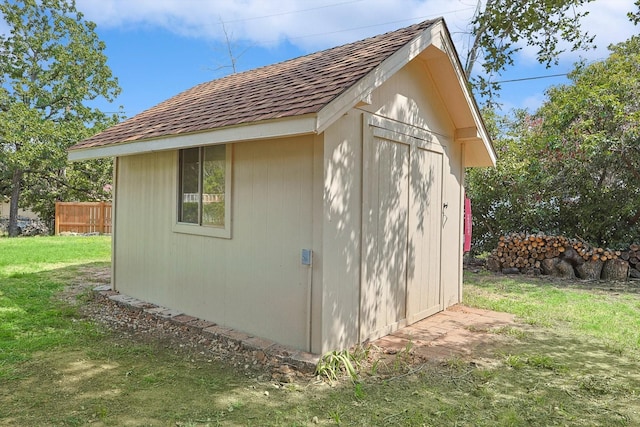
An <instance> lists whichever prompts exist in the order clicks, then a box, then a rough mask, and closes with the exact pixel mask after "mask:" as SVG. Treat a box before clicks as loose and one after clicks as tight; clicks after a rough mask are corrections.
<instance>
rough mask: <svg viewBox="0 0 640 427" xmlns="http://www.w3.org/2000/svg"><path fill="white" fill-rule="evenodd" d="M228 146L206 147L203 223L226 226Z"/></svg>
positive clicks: (203, 176) (203, 175) (203, 179)
mask: <svg viewBox="0 0 640 427" xmlns="http://www.w3.org/2000/svg"><path fill="white" fill-rule="evenodd" d="M225 158H226V148H225V146H224V145H213V146H209V147H204V162H203V170H202V225H212V226H216V227H224V204H225V200H224V192H225V182H224V177H225V166H226V161H225Z"/></svg>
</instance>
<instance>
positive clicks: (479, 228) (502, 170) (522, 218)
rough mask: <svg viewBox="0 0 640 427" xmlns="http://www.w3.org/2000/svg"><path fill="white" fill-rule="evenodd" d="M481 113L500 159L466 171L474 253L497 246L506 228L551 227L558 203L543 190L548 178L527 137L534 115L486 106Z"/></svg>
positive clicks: (554, 228) (554, 222)
mask: <svg viewBox="0 0 640 427" xmlns="http://www.w3.org/2000/svg"><path fill="white" fill-rule="evenodd" d="M483 116H484V118H485V122H486V123H487V127H488V129H489V132H490V133H491V134H492V138H493V141H494V147H495V149H496V152H497V154H498V161H497V163H496V167H495V168H474V169H468V170H467V179H466V181H467V188H466V191H467V196H469V197H470V198H471V200H472V203H473V246H472V248H473V249H472V250H473V251H474V253H481V252H486V251H490V250H491V249H493V248H495V247H496V244H497V242H498V238H499V237H500V236H501V235H504V234H507V233H511V232H529V231H533V232H536V231H540V230H541V229H542V230H544V231H545V232H552V231H554V230H556V228H557V224H556V212H555V206H554V204H553V203H552V202H551V201H549V200H546V199H545V198H544V195H543V189H544V186H545V182H546V180H547V177H546V176H545V174H544V172H543V171H542V169H541V164H540V159H539V158H538V157H536V156H534V155H533V151H534V149H533V147H532V146H531V145H530V142H529V140H530V138H529V134H530V133H531V130H532V128H534V127H535V119H534V118H533V117H531V116H530V115H529V114H528V113H527V112H525V111H514V112H513V113H512V115H511V116H498V115H497V114H495V112H494V111H493V110H489V109H486V110H485V111H484V112H483Z"/></svg>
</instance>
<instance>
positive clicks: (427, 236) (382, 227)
mask: <svg viewBox="0 0 640 427" xmlns="http://www.w3.org/2000/svg"><path fill="white" fill-rule="evenodd" d="M365 134H368V136H369V137H368V138H365V141H364V147H363V157H364V164H363V218H362V270H361V271H362V278H361V295H360V297H361V300H360V340H361V341H364V340H366V339H375V338H378V337H381V336H384V335H386V334H388V333H390V332H392V331H394V330H396V329H398V328H400V327H403V326H405V325H407V324H408V323H412V322H415V321H417V320H419V319H421V318H423V317H426V316H429V315H430V314H433V313H435V312H438V311H440V310H442V290H441V283H440V265H441V263H440V261H441V259H440V235H441V229H442V204H441V203H442V196H441V194H442V161H443V154H442V149H441V148H439V146H436V145H435V144H432V143H429V142H427V141H424V140H421V139H418V138H414V137H411V136H408V135H406V134H401V133H398V132H395V131H391V130H388V129H383V128H378V127H372V128H370V130H369V131H368V132H365Z"/></svg>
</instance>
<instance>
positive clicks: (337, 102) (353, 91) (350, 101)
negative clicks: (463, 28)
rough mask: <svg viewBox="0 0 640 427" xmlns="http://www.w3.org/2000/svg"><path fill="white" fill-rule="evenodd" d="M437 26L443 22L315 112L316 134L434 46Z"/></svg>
mask: <svg viewBox="0 0 640 427" xmlns="http://www.w3.org/2000/svg"><path fill="white" fill-rule="evenodd" d="M440 26H442V21H440V22H438V23H436V24H433V25H431V26H429V28H427V29H425V30H424V31H423V32H422V33H421V34H420V35H419V36H418V37H416V38H415V39H413V40H412V41H411V42H409V43H407V44H406V45H404V46H403V47H402V48H400V49H399V50H397V51H396V52H395V53H393V54H392V55H391V56H390V57H389V58H387V59H385V60H384V61H383V62H382V63H381V64H380V65H379V66H377V67H376V68H374V69H373V70H372V71H371V72H369V74H367V75H366V76H364V77H363V78H362V79H360V81H358V82H357V83H356V84H354V85H353V86H351V87H350V88H349V89H348V90H346V91H345V92H343V93H342V94H341V95H340V96H338V97H337V98H336V99H334V100H333V101H331V102H330V103H329V104H327V105H326V106H325V107H324V108H322V110H320V112H319V113H318V124H317V127H316V131H317V132H318V133H321V132H324V131H325V130H326V129H327V128H328V127H329V126H331V125H332V124H333V123H334V122H335V121H336V120H338V119H339V118H340V117H342V116H343V115H344V114H345V113H346V112H347V111H349V110H350V109H351V108H353V107H354V106H355V105H357V104H358V103H359V102H365V103H369V102H370V99H369V98H370V96H371V93H372V92H373V90H374V89H376V88H378V87H379V86H381V85H382V84H383V83H384V82H386V81H387V80H388V79H389V78H390V77H391V76H393V75H394V74H395V73H396V72H397V71H398V70H400V69H401V68H402V67H404V66H405V65H407V64H408V63H409V62H410V61H411V60H412V59H414V58H415V57H416V56H418V55H420V53H422V51H423V50H425V49H426V48H427V47H428V46H429V45H431V44H433V41H434V40H433V39H434V35H437V34H438V31H439V29H438V28H439V27H440Z"/></svg>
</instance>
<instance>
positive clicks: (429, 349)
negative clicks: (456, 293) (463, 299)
mask: <svg viewBox="0 0 640 427" xmlns="http://www.w3.org/2000/svg"><path fill="white" fill-rule="evenodd" d="M514 323H515V320H514V315H513V314H509V313H499V312H495V311H490V310H482V309H478V308H472V307H467V306H464V305H460V304H458V305H454V306H452V307H450V308H448V309H447V310H445V311H442V312H440V313H437V314H434V315H433V316H430V317H427V318H426V319H423V320H421V321H419V322H416V323H414V324H412V325H409V326H406V327H404V328H402V329H399V330H398V331H396V332H394V333H392V334H389V335H387V336H385V337H382V338H380V339H377V340H375V341H373V342H372V344H373V345H375V346H377V347H380V348H381V349H383V350H385V351H387V352H396V351H401V350H403V349H405V348H411V351H412V352H413V353H414V355H416V356H419V357H420V358H422V359H425V360H443V359H449V358H452V357H456V356H460V357H464V356H470V355H471V354H473V351H474V349H476V348H478V347H479V346H481V345H486V344H488V343H490V342H491V341H493V340H495V338H496V335H495V334H494V333H492V332H491V330H494V329H496V328H499V327H501V326H508V325H511V324H514Z"/></svg>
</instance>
